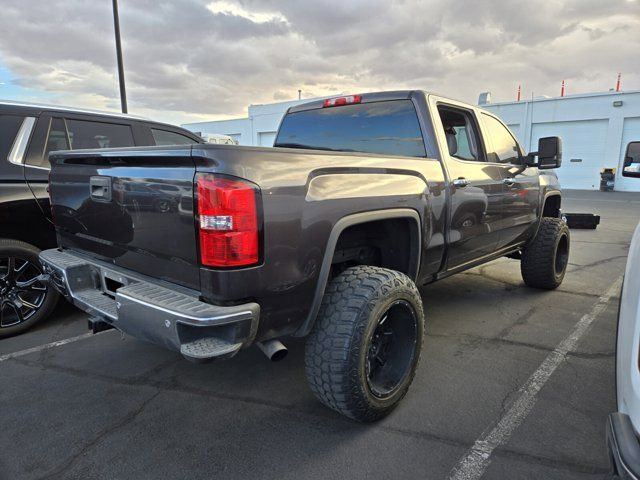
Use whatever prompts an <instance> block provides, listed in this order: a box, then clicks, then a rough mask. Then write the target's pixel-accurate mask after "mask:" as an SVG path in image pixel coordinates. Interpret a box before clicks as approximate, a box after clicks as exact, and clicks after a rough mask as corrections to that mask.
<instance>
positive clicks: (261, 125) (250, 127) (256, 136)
mask: <svg viewBox="0 0 640 480" xmlns="http://www.w3.org/2000/svg"><path fill="white" fill-rule="evenodd" d="M313 100H316V99H315V98H306V99H304V100H292V101H289V102H278V103H268V104H264V105H249V108H248V116H247V117H246V118H238V119H234V120H219V121H212V122H195V123H185V124H184V125H182V126H183V127H184V128H186V129H187V130H191V131H192V132H201V133H221V134H223V135H229V136H231V137H232V138H233V139H234V140H238V142H239V144H240V145H260V146H265V147H271V146H273V141H274V140H275V136H276V132H277V131H278V127H279V126H280V121H281V120H282V117H283V116H284V114H285V112H286V111H287V109H288V108H289V107H292V106H294V105H299V104H301V103H306V102H310V101H313Z"/></svg>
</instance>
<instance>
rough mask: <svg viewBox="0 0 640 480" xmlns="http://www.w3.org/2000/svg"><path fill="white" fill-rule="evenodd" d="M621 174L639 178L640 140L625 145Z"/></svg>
mask: <svg viewBox="0 0 640 480" xmlns="http://www.w3.org/2000/svg"><path fill="white" fill-rule="evenodd" d="M622 176H623V177H637V178H640V142H630V143H629V145H627V153H626V154H625V155H624V168H623V169H622Z"/></svg>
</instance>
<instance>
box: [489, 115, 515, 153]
mask: <svg viewBox="0 0 640 480" xmlns="http://www.w3.org/2000/svg"><path fill="white" fill-rule="evenodd" d="M482 118H483V120H484V125H485V127H486V130H487V135H488V137H489V139H490V140H491V144H492V149H491V152H490V153H489V154H488V157H489V161H490V162H499V163H511V162H516V161H517V160H518V153H519V148H518V142H516V140H515V139H514V138H513V135H511V132H510V131H509V129H507V127H505V126H504V125H503V124H502V123H500V122H499V121H498V120H496V119H495V118H493V117H492V116H490V115H487V114H485V113H483V114H482Z"/></svg>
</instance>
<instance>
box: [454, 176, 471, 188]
mask: <svg viewBox="0 0 640 480" xmlns="http://www.w3.org/2000/svg"><path fill="white" fill-rule="evenodd" d="M467 185H471V181H470V180H467V179H466V178H462V177H460V178H456V179H455V180H454V181H453V186H454V187H458V188H463V187H466V186H467Z"/></svg>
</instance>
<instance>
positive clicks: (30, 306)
mask: <svg viewBox="0 0 640 480" xmlns="http://www.w3.org/2000/svg"><path fill="white" fill-rule="evenodd" d="M39 253H40V250H38V249H37V248H36V247H34V246H32V245H29V244H28V243H25V242H20V241H18V240H5V239H1V240H0V338H3V337H9V336H11V335H16V334H18V333H22V332H23V331H25V330H27V329H29V328H31V327H32V326H33V325H35V324H36V323H38V322H39V321H40V320H43V319H44V318H46V317H47V316H49V314H50V313H51V312H52V311H53V309H54V307H55V306H56V303H57V301H58V292H56V291H55V290H54V289H53V288H52V287H51V286H49V284H48V283H47V282H45V281H44V280H42V278H41V277H40V275H41V274H42V268H41V266H40V262H39V260H38V254H39Z"/></svg>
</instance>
